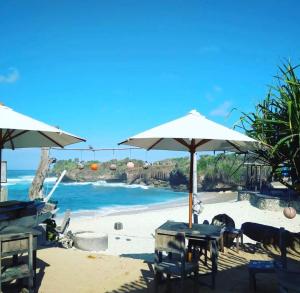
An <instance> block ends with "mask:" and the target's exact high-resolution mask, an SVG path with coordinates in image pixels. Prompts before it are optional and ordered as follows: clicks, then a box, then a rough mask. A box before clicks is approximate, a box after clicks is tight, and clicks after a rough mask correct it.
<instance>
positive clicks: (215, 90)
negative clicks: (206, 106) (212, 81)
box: [204, 85, 223, 102]
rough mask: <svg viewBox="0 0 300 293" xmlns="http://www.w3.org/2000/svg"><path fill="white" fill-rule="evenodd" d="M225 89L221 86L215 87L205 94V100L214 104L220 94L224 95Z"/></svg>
mask: <svg viewBox="0 0 300 293" xmlns="http://www.w3.org/2000/svg"><path fill="white" fill-rule="evenodd" d="M222 91H223V89H222V88H221V87H220V86H219V85H214V86H213V88H212V89H211V90H210V91H209V92H206V93H205V94H204V98H205V99H206V100H207V101H209V102H212V101H214V100H215V98H216V96H218V94H220V93H222Z"/></svg>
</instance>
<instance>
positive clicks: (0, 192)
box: [0, 146, 2, 198]
mask: <svg viewBox="0 0 300 293" xmlns="http://www.w3.org/2000/svg"><path fill="white" fill-rule="evenodd" d="M1 195H2V148H1V146H0V198H2V197H1Z"/></svg>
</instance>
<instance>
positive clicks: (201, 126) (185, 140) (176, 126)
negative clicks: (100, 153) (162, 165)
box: [121, 110, 256, 152]
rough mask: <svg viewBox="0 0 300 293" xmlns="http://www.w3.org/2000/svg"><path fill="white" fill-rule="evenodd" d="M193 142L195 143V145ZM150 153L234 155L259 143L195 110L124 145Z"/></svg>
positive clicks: (135, 137)
mask: <svg viewBox="0 0 300 293" xmlns="http://www.w3.org/2000/svg"><path fill="white" fill-rule="evenodd" d="M192 140H193V142H192ZM123 143H124V144H127V145H131V146H137V147H141V148H145V149H147V150H151V149H153V150H172V151H190V150H191V148H192V149H194V151H234V152H245V151H248V150H250V149H254V148H256V140H254V139H252V138H250V137H248V136H246V135H244V134H241V133H239V132H237V131H234V130H232V129H229V128H227V127H225V126H223V125H221V124H218V123H216V122H213V121H211V120H208V119H207V118H205V117H204V116H202V115H201V114H200V113H199V112H197V111H196V110H192V111H191V112H189V113H188V114H187V115H186V116H183V117H181V118H179V119H176V120H173V121H170V122H167V123H165V124H162V125H160V126H157V127H154V128H151V129H150V130H147V131H144V132H142V133H139V134H137V135H134V136H132V137H130V138H129V139H127V140H125V141H123V142H122V143H121V144H123Z"/></svg>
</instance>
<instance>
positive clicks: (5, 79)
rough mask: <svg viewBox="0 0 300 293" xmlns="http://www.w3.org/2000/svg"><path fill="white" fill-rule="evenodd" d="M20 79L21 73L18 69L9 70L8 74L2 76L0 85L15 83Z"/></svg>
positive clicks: (0, 75)
mask: <svg viewBox="0 0 300 293" xmlns="http://www.w3.org/2000/svg"><path fill="white" fill-rule="evenodd" d="M19 78H20V74H19V71H18V70H17V69H16V68H12V67H11V68H9V69H8V73H6V74H0V83H14V82H16V81H17V80H18V79H19Z"/></svg>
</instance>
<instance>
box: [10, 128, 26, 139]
mask: <svg viewBox="0 0 300 293" xmlns="http://www.w3.org/2000/svg"><path fill="white" fill-rule="evenodd" d="M28 131H29V130H23V131H21V132H19V133H17V134H15V135H13V136H10V140H13V139H15V138H16V137H18V136H20V135H23V134H24V133H26V132H28Z"/></svg>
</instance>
